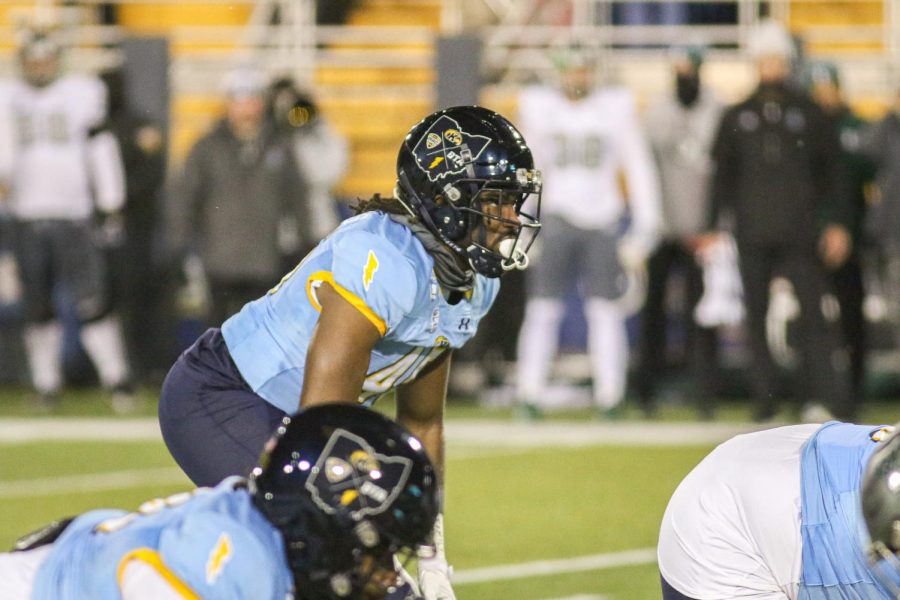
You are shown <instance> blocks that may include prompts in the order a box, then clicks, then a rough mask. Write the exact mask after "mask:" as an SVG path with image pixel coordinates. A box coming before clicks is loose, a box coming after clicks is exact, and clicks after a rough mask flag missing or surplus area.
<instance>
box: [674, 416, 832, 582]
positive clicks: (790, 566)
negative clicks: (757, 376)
mask: <svg viewBox="0 0 900 600" xmlns="http://www.w3.org/2000/svg"><path fill="white" fill-rule="evenodd" d="M820 427H821V425H820V424H810V425H793V426H788V427H778V428H775V429H769V430H766V431H760V432H756V433H750V434H746V435H739V436H737V437H735V438H732V439H731V440H729V441H727V442H725V443H723V444H721V445H720V446H719V447H718V448H716V449H715V450H713V451H712V452H711V453H710V454H709V455H708V456H707V457H706V458H704V459H703V460H702V461H701V462H700V464H699V465H697V466H696V467H695V468H694V470H693V471H691V472H690V473H689V474H688V476H687V477H685V479H684V481H682V482H681V484H680V485H679V486H678V488H677V489H676V490H675V493H674V494H673V495H672V499H671V500H670V501H669V505H668V507H667V508H666V512H665V515H664V516H663V521H662V525H661V527H660V532H659V545H658V546H657V552H658V559H659V570H660V573H661V574H662V576H663V577H665V579H666V581H668V582H669V584H671V585H672V586H673V587H675V588H676V589H677V590H678V591H680V592H681V593H683V594H685V595H687V596H690V597H692V598H753V599H754V600H794V599H795V598H797V593H798V586H799V583H800V574H801V558H802V543H801V537H800V452H801V450H802V448H803V444H804V443H805V442H806V440H808V439H809V437H810V436H811V435H813V434H814V433H815V432H816V431H817V430H818V429H819V428H820Z"/></svg>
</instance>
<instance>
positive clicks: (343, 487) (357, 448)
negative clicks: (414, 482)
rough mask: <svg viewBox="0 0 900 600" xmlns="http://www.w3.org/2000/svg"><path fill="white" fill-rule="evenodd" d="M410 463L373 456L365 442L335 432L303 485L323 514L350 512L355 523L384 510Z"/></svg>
mask: <svg viewBox="0 0 900 600" xmlns="http://www.w3.org/2000/svg"><path fill="white" fill-rule="evenodd" d="M411 468H412V461H411V460H410V459H408V458H405V457H403V456H386V455H384V454H378V453H377V452H375V450H374V448H372V447H371V446H370V445H369V444H368V443H367V442H366V441H365V440H364V439H362V438H361V437H359V436H357V435H354V434H352V433H350V432H349V431H347V430H345V429H335V430H334V433H332V434H331V437H330V438H329V439H328V443H327V444H325V449H324V450H323V451H322V455H321V456H320V457H319V460H318V461H316V464H315V466H314V467H313V469H312V474H311V475H310V477H309V479H307V481H306V489H307V490H308V491H309V493H310V494H311V496H312V499H313V502H315V503H316V506H318V507H319V508H320V509H322V511H323V512H325V513H327V514H329V515H333V514H335V513H336V512H337V511H338V510H340V509H343V510H348V511H350V516H351V517H352V518H353V519H354V520H359V519H361V518H362V517H364V516H366V515H377V514H380V513H383V512H384V511H385V510H387V507H388V506H390V505H391V503H392V502H393V501H394V499H395V498H396V497H397V496H398V495H399V494H400V492H401V491H402V490H403V487H404V486H405V485H406V481H407V479H408V478H409V472H410V469H411Z"/></svg>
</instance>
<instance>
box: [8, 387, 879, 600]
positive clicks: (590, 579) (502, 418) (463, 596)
mask: <svg viewBox="0 0 900 600" xmlns="http://www.w3.org/2000/svg"><path fill="white" fill-rule="evenodd" d="M74 398H75V400H68V402H70V404H68V405H67V406H64V407H63V409H62V411H61V412H62V414H63V415H64V417H63V418H62V419H60V418H59V417H58V416H55V417H52V418H47V417H34V418H33V420H32V418H31V417H29V418H28V419H25V420H23V419H22V417H23V416H25V415H27V414H28V412H29V410H28V408H27V404H26V403H24V402H22V401H21V398H20V397H18V396H17V397H15V398H13V397H12V396H4V395H3V394H2V393H0V433H2V431H3V428H4V425H6V426H9V424H10V423H12V422H13V421H14V420H17V421H18V422H20V423H21V422H25V423H36V424H38V425H39V426H40V425H41V424H44V426H47V427H49V425H50V424H52V423H59V422H63V423H71V419H70V418H69V417H75V416H85V415H87V416H96V417H102V418H104V419H106V421H103V423H104V426H107V425H108V427H109V429H112V430H114V429H116V427H117V426H120V427H122V428H123V429H124V428H125V424H126V423H127V422H126V421H124V420H121V419H116V418H115V417H112V416H110V411H109V409H108V408H107V407H106V405H105V401H104V399H103V398H102V397H101V396H99V395H97V394H94V393H92V392H81V393H79V394H75V395H74ZM150 398H151V395H149V394H148V399H150ZM449 412H450V414H449V417H448V423H449V425H453V424H454V423H455V422H456V423H460V424H463V423H466V424H469V423H489V424H493V425H494V426H495V428H496V427H499V433H498V434H496V436H495V437H494V438H493V439H483V440H478V442H477V443H471V442H465V443H463V442H460V441H459V440H457V441H453V440H451V443H450V444H449V446H448V452H447V455H448V464H447V497H446V505H447V510H446V513H447V516H446V527H447V537H448V542H447V546H448V555H449V557H450V559H451V562H452V563H453V564H454V566H455V568H456V574H457V577H456V581H457V583H456V589H457V594H458V597H459V598H460V600H467V599H472V600H479V599H482V600H497V599H515V600H599V599H604V600H612V599H619V600H624V599H633V600H643V599H656V598H659V592H658V583H657V572H656V567H655V563H654V559H653V550H652V549H653V546H654V545H655V542H656V536H657V529H658V525H659V521H660V519H661V517H662V513H663V510H664V508H665V505H666V502H667V500H668V498H669V495H670V494H671V492H672V491H673V490H674V488H675V486H676V485H677V484H678V482H679V481H680V480H681V478H682V477H683V476H684V475H685V474H686V473H687V472H688V471H689V470H690V469H691V468H692V467H693V466H694V465H695V464H696V463H697V462H698V461H699V460H700V459H701V458H702V457H703V456H704V455H705V454H706V452H708V451H709V450H710V448H711V447H712V445H713V444H712V443H710V442H703V443H699V442H692V441H691V440H685V441H682V442H681V444H686V445H669V446H652V445H651V446H639V445H638V446H635V445H631V444H627V445H616V446H610V445H604V444H586V445H585V444H574V443H572V444H569V443H561V442H560V441H559V440H557V441H556V442H553V441H549V442H547V443H543V442H542V441H541V440H540V439H537V438H535V439H534V440H528V441H527V442H526V443H521V444H520V443H509V440H504V439H502V438H503V433H502V432H503V431H504V428H505V424H507V423H508V424H510V425H513V424H514V422H513V421H512V420H511V419H510V417H509V415H508V413H505V412H503V411H492V412H486V411H483V410H481V409H478V408H476V407H473V406H464V405H456V406H452V407H451V409H450V411H449ZM748 412H749V411H748V409H747V408H745V407H741V406H733V407H725V408H723V409H722V411H721V412H720V418H721V419H723V420H728V421H734V422H739V421H741V420H744V419H746V415H747V413H748ZM894 413H896V410H895V408H894V406H893V405H892V404H880V405H876V406H873V407H870V409H868V412H867V415H866V416H867V417H869V419H867V420H869V421H870V422H875V421H879V422H891V421H894V420H896V417H895V416H892V415H893V414H894ZM152 414H153V409H152V406H148V407H147V409H146V411H144V416H145V417H149V416H151V415H152ZM66 415H68V417H66ZM691 416H692V415H691V414H690V411H686V410H682V409H677V408H671V409H669V408H667V409H665V410H664V411H663V414H662V418H663V419H664V420H665V421H667V422H669V424H670V425H671V426H673V427H675V428H678V427H679V425H678V422H679V420H685V421H687V420H689V419H690V418H691ZM587 417H588V415H587V414H586V413H583V414H580V413H578V412H577V411H575V412H572V413H566V414H561V415H556V416H554V417H553V418H552V419H551V425H554V426H560V427H562V428H563V430H564V431H566V430H568V429H569V428H572V429H573V430H574V429H575V428H577V427H578V426H579V425H583V423H582V422H583V421H585V419H586V418H587ZM67 418H69V420H68V421H67ZM144 422H145V423H148V422H150V423H152V421H148V420H146V419H145V421H144ZM623 424H624V425H628V426H631V427H632V428H637V429H638V430H640V428H641V427H644V423H643V422H642V421H640V420H639V418H638V416H637V412H636V411H634V412H632V411H629V412H628V414H627V416H626V419H625V420H624V421H623ZM518 427H519V428H520V431H521V428H522V427H523V426H522V425H521V424H518ZM647 427H648V428H649V425H647ZM535 431H538V429H535ZM145 438H146V436H145ZM517 439H518V438H517ZM563 441H565V440H563ZM188 488H189V483H188V481H187V480H186V479H185V478H184V476H183V475H181V473H180V471H179V470H178V468H177V467H176V466H175V465H174V463H173V461H172V459H171V458H170V457H169V455H168V453H167V451H166V449H165V447H164V446H163V444H162V442H161V441H159V440H154V439H144V438H142V439H141V440H139V441H138V440H135V441H121V440H119V441H98V440H82V441H73V440H71V439H57V440H55V441H52V440H51V441H43V440H41V441H12V440H10V439H5V440H4V438H3V436H2V435H0V548H2V547H8V546H9V545H10V544H11V542H12V541H13V540H14V539H15V538H16V537H17V536H18V535H20V534H22V533H24V532H27V531H28V530H29V529H32V528H34V527H37V526H39V525H41V524H44V523H46V522H47V521H49V520H52V519H54V518H56V517H60V516H64V515H69V514H74V513H78V512H81V511H84V510H87V509H90V508H94V507H121V508H126V509H133V508H136V507H137V506H138V505H139V504H140V503H141V502H142V501H144V500H146V499H148V498H150V497H158V496H165V495H168V494H171V493H175V492H178V491H182V490H184V489H188Z"/></svg>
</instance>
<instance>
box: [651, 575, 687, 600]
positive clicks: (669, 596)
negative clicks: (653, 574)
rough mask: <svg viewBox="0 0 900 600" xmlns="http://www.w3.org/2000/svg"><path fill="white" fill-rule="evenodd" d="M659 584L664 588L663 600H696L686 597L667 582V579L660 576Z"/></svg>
mask: <svg viewBox="0 0 900 600" xmlns="http://www.w3.org/2000/svg"><path fill="white" fill-rule="evenodd" d="M659 582H660V585H661V586H662V600H694V598H691V597H690V596H685V595H684V594H682V593H681V592H679V591H678V590H676V589H675V588H673V587H672V586H671V585H669V582H668V581H666V579H665V577H663V576H662V575H660V576H659Z"/></svg>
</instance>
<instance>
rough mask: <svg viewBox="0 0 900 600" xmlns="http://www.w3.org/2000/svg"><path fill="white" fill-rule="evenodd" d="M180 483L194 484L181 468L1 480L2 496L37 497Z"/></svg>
mask: <svg viewBox="0 0 900 600" xmlns="http://www.w3.org/2000/svg"><path fill="white" fill-rule="evenodd" d="M178 483H183V484H184V486H185V489H188V488H189V487H191V485H192V484H191V482H190V481H188V478H187V477H186V476H185V475H184V473H182V472H181V469H179V468H177V467H162V468H156V469H131V470H128V471H110V472H108V473H85V474H83V475H64V476H60V477H46V478H41V479H21V480H17V481H2V482H0V499H4V500H6V499H11V498H33V497H35V496H53V495H59V494H74V493H79V492H99V491H106V490H118V489H125V488H134V487H143V486H155V485H169V484H178Z"/></svg>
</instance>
